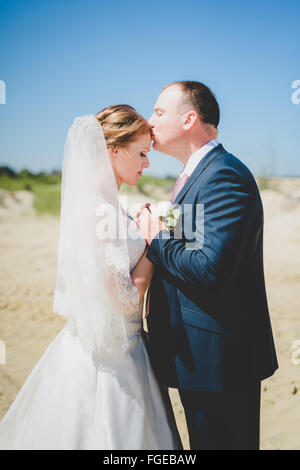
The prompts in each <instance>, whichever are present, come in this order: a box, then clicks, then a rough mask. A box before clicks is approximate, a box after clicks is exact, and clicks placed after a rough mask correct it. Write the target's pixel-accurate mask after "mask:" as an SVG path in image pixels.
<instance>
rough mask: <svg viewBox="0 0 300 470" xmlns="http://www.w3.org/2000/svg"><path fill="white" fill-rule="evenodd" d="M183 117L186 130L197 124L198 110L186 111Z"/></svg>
mask: <svg viewBox="0 0 300 470" xmlns="http://www.w3.org/2000/svg"><path fill="white" fill-rule="evenodd" d="M182 118H183V128H184V129H185V130H189V129H191V127H193V126H194V125H195V124H196V122H197V121H198V120H199V118H198V114H197V112H196V111H194V110H193V109H192V110H191V111H187V112H186V113H184V114H183V116H182Z"/></svg>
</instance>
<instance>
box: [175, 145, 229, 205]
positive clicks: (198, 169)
mask: <svg viewBox="0 0 300 470" xmlns="http://www.w3.org/2000/svg"><path fill="white" fill-rule="evenodd" d="M225 152H226V150H225V149H224V147H223V145H222V144H219V145H218V146H217V147H215V148H213V149H212V150H210V151H209V152H208V153H207V154H206V155H205V156H204V157H203V158H202V159H201V160H200V162H199V163H198V165H197V166H196V168H195V169H194V171H193V173H192V174H191V176H190V177H189V179H188V180H187V182H186V183H185V185H184V186H183V188H182V189H181V191H180V192H179V193H178V194H177V196H176V198H175V200H174V203H173V204H174V205H175V204H180V202H181V201H182V199H183V198H184V196H185V194H186V193H187V191H188V190H189V189H190V188H191V186H192V185H193V184H194V183H195V181H196V180H197V179H198V178H199V176H200V175H201V173H203V171H204V170H205V168H206V167H207V166H208V165H209V164H210V162H211V161H212V160H213V159H214V158H216V157H217V156H218V155H221V154H222V153H225Z"/></svg>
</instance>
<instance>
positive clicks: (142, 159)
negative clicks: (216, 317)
mask: <svg viewBox="0 0 300 470" xmlns="http://www.w3.org/2000/svg"><path fill="white" fill-rule="evenodd" d="M150 145H151V136H150V128H149V125H148V123H147V121H146V120H145V119H144V118H143V117H142V116H140V115H139V114H138V113H137V112H136V111H135V110H134V109H133V108H132V107H131V106H128V105H117V106H111V107H109V108H106V109H104V110H102V111H100V112H99V113H98V114H97V115H96V116H94V115H87V116H83V117H79V118H76V119H75V120H74V122H73V124H72V126H71V128H70V129H69V131H68V135H67V140H66V144H65V149H64V158H63V168H62V188H61V189H62V194H61V216H60V229H59V244H58V260H57V277H56V288H55V295H54V305H53V311H54V312H55V313H57V314H60V315H62V316H63V317H65V318H66V326H65V327H64V328H63V329H62V331H61V332H60V333H59V334H58V335H57V336H56V337H55V338H54V340H53V341H52V342H51V344H50V345H49V347H48V348H47V350H46V352H45V353H44V354H43V356H42V357H41V358H40V360H39V361H38V363H37V364H36V366H35V367H34V368H33V370H32V372H31V373H30V375H29V376H28V378H27V380H26V381H25V383H24V385H23V387H22V388H21V390H20V391H19V393H18V395H17V397H16V398H15V400H14V402H13V403H12V405H11V407H10V408H9V410H8V411H7V413H6V414H5V416H4V417H3V419H2V421H1V422H0V449H97V450H99V449H103V450H125V449H126V450H138V449H146V450H147V449H148V450H150V449H151V450H152V449H158V450H162V449H166V450H167V449H170V450H173V449H182V445H181V441H180V438H179V434H178V431H177V428H176V425H175V420H174V415H173V412H172V408H171V405H170V400H169V397H168V396H166V395H168V394H167V392H166V391H164V390H163V389H162V388H160V386H159V384H158V382H157V380H156V377H155V376H154V373H153V371H152V368H151V364H150V361H149V356H148V354H147V349H146V340H145V337H144V335H143V329H142V312H143V299H144V294H145V292H146V290H147V287H148V285H149V283H150V280H151V277H152V274H153V265H152V263H151V262H150V261H149V260H148V259H147V257H146V253H147V247H146V242H145V240H144V238H143V236H142V234H141V232H140V231H139V229H138V227H137V225H136V223H135V222H134V220H133V219H132V218H131V217H130V216H129V215H127V213H126V211H125V209H124V208H123V207H122V204H121V202H120V199H119V193H118V192H119V190H120V187H121V185H122V183H123V182H125V183H127V184H129V185H132V186H133V185H136V184H137V183H138V180H139V178H140V175H141V173H142V170H143V169H144V168H147V167H148V166H149V162H148V157H147V152H148V151H149V149H150ZM107 228H108V229H107Z"/></svg>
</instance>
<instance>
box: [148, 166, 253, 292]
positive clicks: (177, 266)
mask: <svg viewBox="0 0 300 470" xmlns="http://www.w3.org/2000/svg"><path fill="white" fill-rule="evenodd" d="M247 186H248V185H247V184H246V182H245V181H244V179H243V178H242V177H241V176H240V174H239V173H238V171H237V170H236V169H234V168H222V169H219V170H217V171H216V172H215V173H214V174H213V175H211V176H210V177H209V179H208V181H207V182H206V183H205V185H204V186H203V189H202V190H201V193H200V194H199V195H198V198H197V201H196V203H199V204H204V243H203V244H202V248H201V249H186V245H185V239H184V237H182V238H181V239H179V238H174V236H170V237H169V238H168V239H163V238H161V237H160V236H159V235H160V234H158V235H157V236H156V237H155V238H154V239H153V240H152V242H151V244H150V246H149V250H148V253H147V257H148V259H149V260H150V261H151V262H152V263H154V264H158V265H160V266H161V267H162V268H163V269H164V270H166V271H167V272H168V274H169V275H171V277H173V278H175V279H176V280H179V281H181V282H184V283H187V284H193V285H195V286H196V287H197V286H198V287H208V288H210V287H212V288H214V287H216V285H222V284H223V283H224V280H226V278H227V277H228V276H230V275H231V274H232V273H233V271H234V269H235V268H236V266H237V264H238V262H239V260H240V256H241V247H242V240H243V236H244V234H245V230H246V227H247V223H248V218H249V210H250V203H251V193H250V190H249V188H248V187H247ZM197 223H200V222H199V221H197V220H196V224H197Z"/></svg>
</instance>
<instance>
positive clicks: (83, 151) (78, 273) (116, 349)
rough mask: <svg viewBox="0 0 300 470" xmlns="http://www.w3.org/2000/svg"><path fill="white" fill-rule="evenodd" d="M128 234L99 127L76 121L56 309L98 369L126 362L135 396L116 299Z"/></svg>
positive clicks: (90, 118) (68, 148)
mask: <svg viewBox="0 0 300 470" xmlns="http://www.w3.org/2000/svg"><path fill="white" fill-rule="evenodd" d="M105 220H109V222H110V223H109V224H105V223H104V222H105ZM108 225H109V230H108V231H106V232H105V227H108ZM126 237H127V222H126V219H125V216H124V215H123V212H122V206H121V204H120V200H119V193H118V189H117V185H116V181H115V177H114V174H113V169H112V166H111V162H110V158H109V155H108V152H107V147H106V143H105V139H104V134H103V131H102V128H101V125H100V123H99V122H98V120H97V118H96V117H95V116H94V115H86V116H82V117H78V118H76V119H75V120H74V122H73V124H72V126H71V127H70V129H69V131H68V135H67V140H66V144H65V148H64V156H63V168H62V186H61V215H60V229H59V243H58V259H57V275H56V288H55V294H54V304H53V311H54V313H58V314H60V315H62V316H63V317H65V318H66V319H67V327H68V328H69V329H70V330H71V332H72V334H73V335H77V336H78V338H79V339H80V342H81V344H82V347H83V349H84V351H85V352H86V353H89V354H90V355H91V358H92V360H93V362H94V364H95V366H96V367H97V368H98V369H102V370H104V371H107V372H110V373H113V374H114V375H116V374H118V373H119V371H118V364H120V358H123V359H122V360H124V357H126V361H127V362H128V363H127V365H126V367H128V370H127V371H126V372H125V373H124V377H123V379H122V380H123V384H124V385H125V388H127V389H130V393H132V389H134V388H136V384H135V383H134V379H133V377H134V375H135V374H134V371H132V368H134V364H133V362H132V361H131V360H130V354H129V353H128V348H129V343H128V336H127V333H126V325H125V323H126V309H124V308H123V304H122V302H120V301H119V300H120V299H119V298H118V293H119V292H121V291H122V289H124V285H125V286H126V282H127V281H128V282H129V283H130V282H131V278H130V277H129V276H130V274H129V269H130V265H129V254H128V246H127V240H126ZM128 285H129V284H128ZM133 289H135V291H133V292H132V291H131V297H132V299H131V302H133V304H136V307H137V306H138V303H139V294H138V291H137V289H136V288H135V286H133ZM132 294H133V296H132ZM128 295H129V292H128ZM133 306H134V305H133ZM123 364H124V363H123ZM131 372H133V373H131ZM135 394H136V395H137V391H136V392H135Z"/></svg>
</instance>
